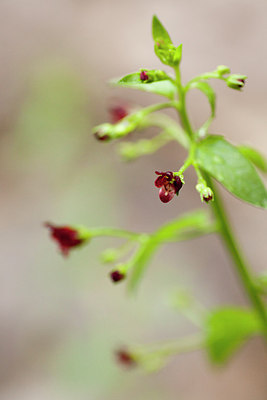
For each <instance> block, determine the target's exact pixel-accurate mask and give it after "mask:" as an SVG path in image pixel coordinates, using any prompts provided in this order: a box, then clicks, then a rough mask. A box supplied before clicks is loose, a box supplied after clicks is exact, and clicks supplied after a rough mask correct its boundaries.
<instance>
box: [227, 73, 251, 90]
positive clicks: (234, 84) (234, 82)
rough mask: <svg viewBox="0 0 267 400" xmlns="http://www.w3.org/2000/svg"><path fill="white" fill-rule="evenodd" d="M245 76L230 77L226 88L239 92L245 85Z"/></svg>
mask: <svg viewBox="0 0 267 400" xmlns="http://www.w3.org/2000/svg"><path fill="white" fill-rule="evenodd" d="M246 79H247V77H246V75H230V76H229V77H228V78H227V80H226V83H227V86H229V87H230V88H231V89H236V90H240V89H242V87H243V86H244V85H245V80H246Z"/></svg>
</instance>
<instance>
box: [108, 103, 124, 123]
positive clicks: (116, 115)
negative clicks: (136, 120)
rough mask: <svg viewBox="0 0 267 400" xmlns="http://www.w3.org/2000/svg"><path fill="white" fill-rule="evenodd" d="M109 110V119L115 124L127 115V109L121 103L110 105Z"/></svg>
mask: <svg viewBox="0 0 267 400" xmlns="http://www.w3.org/2000/svg"><path fill="white" fill-rule="evenodd" d="M109 112H110V116H111V121H112V123H113V124H116V123H117V122H119V121H120V120H122V119H123V118H125V117H127V115H128V111H127V109H126V107H123V106H121V105H118V106H114V107H111V108H110V109H109Z"/></svg>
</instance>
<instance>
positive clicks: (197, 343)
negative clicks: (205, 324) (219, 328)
mask: <svg viewBox="0 0 267 400" xmlns="http://www.w3.org/2000/svg"><path fill="white" fill-rule="evenodd" d="M203 345H204V343H203V337H202V336H201V335H199V334H197V335H192V336H186V337H184V338H180V339H177V340H173V341H169V342H165V343H155V344H152V345H149V346H147V347H146V348H144V347H137V348H136V349H135V348H134V349H133V350H134V352H136V353H137V354H138V353H140V354H141V355H142V356H143V357H144V356H149V355H151V354H157V355H159V356H161V357H169V356H173V355H176V354H181V353H187V352H191V351H194V350H199V349H201V348H202V347H203Z"/></svg>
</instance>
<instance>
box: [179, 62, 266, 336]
mask: <svg viewBox="0 0 267 400" xmlns="http://www.w3.org/2000/svg"><path fill="white" fill-rule="evenodd" d="M175 72H176V83H177V90H178V94H179V99H180V110H178V112H179V114H180V118H181V122H182V125H183V127H184V129H185V130H186V131H187V132H188V134H189V136H190V137H191V140H192V142H193V140H194V134H193V130H192V128H191V125H190V121H189V119H188V116H187V112H186V104H185V96H184V92H185V91H184V88H183V87H182V85H181V79H180V71H179V67H177V68H176V69H175ZM192 145H193V143H191V146H192ZM196 171H197V174H198V177H199V179H200V180H202V179H203V177H204V179H205V180H206V181H207V184H208V186H209V187H210V188H211V189H212V190H213V192H214V201H213V202H212V205H213V212H214V215H215V217H216V221H217V223H218V224H219V232H220V234H221V237H222V239H223V241H224V243H225V245H226V247H227V249H228V251H229V254H230V256H231V258H232V260H233V262H234V265H235V267H236V270H237V272H238V274H239V277H240V279H241V282H242V283H243V287H244V289H245V290H246V292H247V295H248V297H249V298H250V301H251V303H252V304H253V306H254V309H255V310H256V311H257V313H258V315H259V317H260V319H261V321H262V326H263V332H264V335H265V337H266V339H267V314H266V308H265V305H264V302H263V301H262V299H261V297H260V295H259V293H258V292H257V289H256V287H255V285H254V279H253V277H252V274H251V273H250V268H249V267H248V265H247V263H246V261H245V259H244V257H243V255H242V253H241V251H240V249H239V247H238V245H237V242H236V239H235V237H234V234H233V232H232V230H231V227H230V224H229V221H228V218H227V216H226V213H225V210H224V207H223V204H222V202H221V200H220V197H219V194H218V192H217V191H216V189H215V188H214V185H213V183H212V180H211V178H210V177H209V175H208V174H202V172H201V171H200V170H198V168H197V170H196Z"/></svg>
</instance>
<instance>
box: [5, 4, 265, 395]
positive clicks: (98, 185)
mask: <svg viewBox="0 0 267 400" xmlns="http://www.w3.org/2000/svg"><path fill="white" fill-rule="evenodd" d="M154 13H156V14H157V15H158V17H159V18H160V19H161V20H162V22H163V23H164V24H165V26H166V27H167V28H168V30H169V32H170V34H171V36H172V38H173V40H174V42H175V43H177V45H178V44H179V43H180V42H182V43H183V45H184V52H183V62H182V73H183V79H184V80H188V79H190V78H191V77H192V76H194V75H196V74H199V73H201V72H205V71H210V70H212V69H214V68H215V67H216V66H217V65H219V64H225V65H228V66H230V67H231V69H232V71H233V72H236V73H244V74H247V75H248V77H249V78H248V81H247V84H246V87H245V90H244V91H243V92H242V93H240V92H236V91H233V90H230V89H228V88H226V87H225V85H223V84H222V83H214V84H213V86H214V87H215V88H216V91H217V94H218V105H217V117H216V120H215V121H214V123H213V125H212V131H213V132H216V133H219V134H224V135H225V136H226V137H228V138H229V139H230V140H231V141H233V142H234V143H245V144H251V145H254V146H255V147H257V148H258V149H261V150H262V151H263V152H264V151H265V154H266V153H267V149H266V147H267V146H266V144H267V139H266V125H267V113H266V105H267V104H266V103H267V100H266V70H267V57H266V54H267V40H266V39H267V25H266V15H267V3H266V1H260V0H257V1H246V0H242V1H241V0H236V1H234V0H226V1H225V0H224V1H222V0H217V1H216V2H214V1H211V0H202V1H201V2H200V1H193V0H187V1H185V0H178V1H172V0H165V1H164V2H163V1H155V0H154V1H151V0H148V1H140V0H136V1H135V2H132V1H129V0H124V1H122V0H113V1H108V0H98V1H93V0H50V1H49V0H48V1H45V2H44V1H41V0H1V2H0V43H1V46H0V88H1V89H0V134H1V136H0V141H1V147H0V167H1V168H0V185H1V196H0V204H1V206H0V220H1V232H2V233H1V242H0V246H1V253H0V254H1V279H0V299H1V300H0V323H1V331H0V338H1V340H0V360H1V361H0V379H1V381H0V382H1V386H0V398H1V400H2V399H3V400H24V399H25V400H26V399H27V400H30V399H38V400H47V399H49V400H61V399H64V400H65V399H66V400H73V399H75V400H85V399H87V400H122V399H129V400H132V399H135V400H137V399H138V400H149V399H153V400H174V399H175V400H176V399H182V400H201V399H203V400H204V399H205V400H214V399H216V400H225V399H229V400H234V399H242V400H252V399H253V400H263V399H265V398H267V379H266V375H267V373H266V371H267V362H266V352H265V350H264V347H263V343H262V342H261V341H260V340H258V339H255V340H252V341H250V342H249V343H248V344H247V345H246V346H245V347H244V348H243V349H242V350H241V351H240V352H239V353H238V355H237V356H236V357H235V358H234V359H233V360H231V362H230V363H229V364H228V365H227V366H226V367H225V368H222V369H215V368H213V367H211V366H210V365H209V363H208V361H207V359H206V357H205V355H204V354H203V353H202V352H198V353H194V354H189V355H183V356H180V357H177V358H175V359H174V360H173V361H172V362H171V363H170V364H168V366H167V367H166V368H165V369H164V370H162V371H160V372H159V373H157V374H154V375H153V374H152V375H146V374H144V373H142V372H131V373H127V372H124V371H122V370H121V369H120V368H118V366H117V365H116V364H115V363H114V360H113V356H112V352H113V349H114V348H116V347H117V346H118V345H121V344H124V343H126V344H127V343H149V342H150V341H156V340H167V339H173V338H176V337H179V336H183V335H185V334H187V333H191V332H193V331H194V330H195V328H194V327H193V326H192V325H191V323H189V322H188V321H186V320H185V318H184V317H183V316H181V315H180V314H179V313H177V312H176V311H174V310H173V309H171V308H170V306H169V295H170V293H171V292H172V291H173V290H175V289H176V288H177V287H186V288H189V290H191V291H192V292H193V293H194V294H195V295H196V296H197V298H198V299H199V301H201V302H202V303H203V304H204V305H205V307H207V308H213V307H215V306H217V305H222V304H237V305H242V304H243V305H245V304H247V299H246V296H245V295H244V294H243V292H242V288H241V287H240V284H239V281H238V279H237V277H236V276H235V273H234V272H233V270H232V267H231V264H230V261H229V259H228V257H227V255H226V254H225V253H224V250H223V248H222V245H221V243H220V242H219V240H218V239H217V238H213V237H206V238H201V239H198V240H194V241H191V242H188V243H182V244H173V245H169V246H165V247H164V248H162V249H161V250H160V252H159V253H157V256H156V257H155V259H154V261H153V263H152V264H151V266H150V268H149V270H148V272H147V274H146V276H145V279H144V281H143V282H142V285H141V288H140V291H139V293H138V295H137V296H136V297H134V298H129V297H127V296H126V295H125V288H124V285H123V284H122V285H119V286H116V287H114V286H113V285H112V284H111V282H110V281H109V279H108V278H107V274H108V271H109V268H107V267H105V266H102V265H101V264H100V262H99V254H100V252H101V251H102V250H104V248H105V247H107V246H109V245H110V244H111V243H113V244H114V243H117V242H114V241H108V240H106V239H98V240H95V241H93V242H92V243H91V244H90V245H89V246H86V247H85V248H83V249H81V251H77V252H73V253H72V254H71V256H70V257H69V259H67V260H63V259H62V257H61V255H60V254H59V253H58V252H57V250H56V247H55V245H54V244H53V243H51V241H50V240H49V238H48V235H47V232H46V231H45V229H44V228H43V227H42V223H43V222H44V221H47V220H49V221H53V222H56V223H75V224H77V223H79V224H85V225H88V226H117V227H123V228H126V229H133V230H138V231H139V230H140V231H142V230H144V231H152V230H153V229H155V228H156V227H157V226H159V225H160V224H161V223H163V222H165V221H166V220H168V219H171V218H173V217H174V216H177V215H180V214H181V213H182V212H184V211H187V210H190V209H192V208H197V207H204V206H201V204H200V201H199V197H198V195H197V193H196V192H195V191H194V185H195V175H194V173H193V172H192V171H191V170H189V171H188V172H187V173H186V186H185V187H184V189H183V193H182V194H181V196H179V200H176V201H173V202H172V203H171V204H169V205H167V206H164V205H162V204H161V203H160V202H159V200H158V195H157V191H156V189H155V188H153V179H154V171H155V170H156V169H158V170H166V169H170V170H173V169H175V168H177V167H179V166H180V165H181V163H182V161H183V159H184V157H185V154H184V151H182V150H181V149H180V148H179V147H178V146H173V145H172V144H171V145H168V146H166V147H165V148H163V149H162V150H161V151H160V152H159V153H157V154H156V155H153V156H150V157H147V158H142V159H140V160H137V161H136V162H134V163H130V164H123V163H122V162H121V161H120V159H119V156H118V155H117V154H116V145H114V144H108V145H105V144H103V145H102V144H101V143H99V142H96V141H95V140H94V138H93V137H92V136H91V135H90V131H91V128H92V126H93V125H95V124H98V123H101V122H103V121H105V120H107V118H108V114H107V108H108V106H109V104H110V99H111V98H113V97H114V96H115V97H121V98H123V99H127V98H128V99H129V100H131V101H133V102H136V103H137V104H141V105H148V104H150V103H151V102H153V101H158V99H157V98H156V97H153V96H152V95H148V94H145V93H137V92H130V91H127V90H123V89H121V90H117V89H116V90H114V89H112V90H111V89H110V88H108V86H107V85H106V81H107V80H109V79H110V78H112V77H116V76H120V75H123V74H126V73H129V72H133V71H136V70H138V69H139V68H141V67H147V68H156V67H159V66H160V63H159V61H158V60H157V58H156V56H155V55H154V53H153V44H152V39H151V19H152V15H153V14H154ZM208 112H209V109H208V104H206V101H205V99H204V98H203V97H202V96H201V94H198V93H192V94H190V115H191V118H192V121H193V123H194V125H195V126H199V124H201V122H202V121H204V120H205V118H206V116H207V115H208ZM223 195H224V198H225V200H226V201H227V208H228V210H229V213H230V215H231V217H232V220H233V225H234V228H235V231H236V232H237V233H238V235H239V239H240V242H241V244H242V246H243V248H244V249H245V252H246V255H247V257H248V259H249V261H250V262H251V264H252V265H253V268H254V269H255V270H256V271H257V272H260V271H262V270H263V269H264V268H265V267H266V233H267V232H266V218H265V219H264V215H265V214H263V212H262V211H261V210H259V209H256V208H254V207H251V206H249V205H247V204H242V203H240V202H239V201H238V200H236V199H234V198H233V197H231V196H230V195H229V194H228V193H226V192H225V191H224V192H223Z"/></svg>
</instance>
